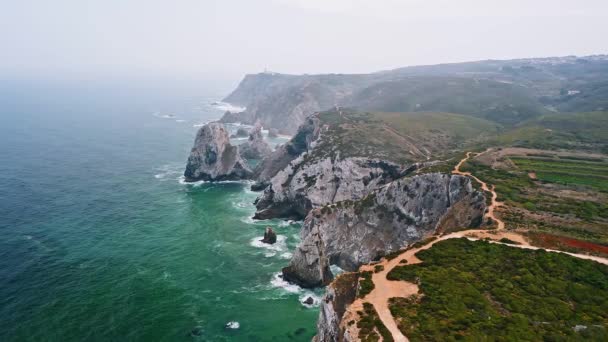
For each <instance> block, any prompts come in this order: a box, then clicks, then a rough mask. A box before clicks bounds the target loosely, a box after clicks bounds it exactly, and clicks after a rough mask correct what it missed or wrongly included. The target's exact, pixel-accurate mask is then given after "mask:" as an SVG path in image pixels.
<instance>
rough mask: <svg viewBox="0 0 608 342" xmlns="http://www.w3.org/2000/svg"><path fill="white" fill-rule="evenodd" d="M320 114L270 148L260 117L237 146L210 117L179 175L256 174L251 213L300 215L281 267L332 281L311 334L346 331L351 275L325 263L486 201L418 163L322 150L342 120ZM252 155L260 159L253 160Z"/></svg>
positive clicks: (416, 233) (423, 234) (297, 275)
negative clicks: (295, 242)
mask: <svg viewBox="0 0 608 342" xmlns="http://www.w3.org/2000/svg"><path fill="white" fill-rule="evenodd" d="M336 115H337V114H336ZM339 115H342V113H339ZM324 120H326V119H322V118H321V116H320V115H319V113H315V114H313V115H311V116H309V117H308V118H307V119H306V120H305V122H304V123H303V124H302V125H300V127H299V128H298V130H297V132H296V134H295V135H294V136H293V137H292V138H291V139H290V140H289V141H288V142H287V143H285V144H283V145H280V146H277V147H276V149H275V150H274V151H272V150H271V149H270V147H269V146H268V144H267V143H266V141H264V138H263V136H262V134H261V124H260V123H257V124H256V125H255V127H254V129H253V130H252V131H251V132H249V138H248V141H247V142H245V143H243V144H242V145H239V146H233V145H231V144H230V138H229V135H228V131H227V130H226V128H225V127H224V125H223V124H222V123H220V122H213V123H209V124H207V125H205V126H203V127H201V128H200V130H199V132H198V134H197V136H196V139H195V143H194V147H193V148H192V151H191V154H190V157H189V158H188V164H187V167H186V171H185V173H184V175H185V178H186V181H189V182H190V181H197V180H207V181H219V180H228V179H230V180H239V179H240V180H251V181H254V182H255V183H254V184H253V185H252V190H255V191H261V194H260V195H259V196H258V198H257V199H256V201H255V205H256V209H257V210H256V213H255V216H254V218H255V219H272V218H281V219H298V220H304V224H303V226H302V229H301V232H300V237H301V243H300V245H299V246H298V247H297V248H296V250H295V252H294V253H293V256H292V258H291V260H290V262H289V264H288V265H286V267H284V268H283V269H282V275H283V279H285V280H287V281H289V282H292V283H295V284H297V285H300V286H302V287H319V286H327V285H330V284H331V285H330V286H329V287H327V289H326V296H325V300H324V301H323V303H322V304H321V312H320V315H319V323H318V336H317V340H318V341H334V340H338V339H339V338H338V337H340V338H344V336H345V335H344V334H345V332H344V331H342V332H340V327H339V323H340V321H341V319H342V317H341V315H342V314H344V312H345V308H346V306H347V305H348V304H349V303H350V302H352V300H353V299H354V294H353V293H354V292H353V291H355V292H356V288H357V287H356V283H357V281H355V282H354V283H355V285H354V286H355V287H354V290H353V287H352V286H353V285H352V284H353V282H352V281H350V282H348V281H346V280H348V279H350V278H351V277H352V276H349V275H348V274H349V273H347V274H345V275H342V276H340V277H339V278H338V279H337V280H336V281H334V282H333V283H332V280H334V275H333V274H332V272H331V269H330V266H331V265H337V266H339V267H340V268H342V269H344V270H346V271H356V270H357V269H358V268H359V266H361V265H363V264H366V263H369V262H372V261H375V260H379V259H380V258H381V257H382V256H384V255H386V254H389V253H392V252H395V251H398V250H400V249H402V248H404V247H407V246H409V245H411V244H413V243H415V242H418V241H421V240H423V239H425V238H427V237H428V236H431V235H434V234H436V233H437V230H438V227H439V226H441V227H442V229H449V228H459V227H474V226H477V225H479V224H480V223H481V222H482V217H483V214H484V211H485V209H486V205H485V198H484V195H483V193H482V192H480V191H477V190H475V189H474V188H473V186H472V184H471V181H470V180H469V178H467V177H464V176H459V175H450V174H442V173H428V174H420V175H417V174H416V171H417V170H418V169H419V168H420V167H422V166H423V165H425V164H424V163H418V162H413V163H409V164H400V163H396V162H394V161H392V160H384V159H375V158H371V157H369V156H365V155H361V156H356V155H353V156H350V155H349V156H345V157H340V153H339V151H338V153H337V154H331V155H327V154H322V153H319V150H320V149H323V148H327V146H326V145H323V144H320V143H319V142H320V141H321V140H322V138H324V137H327V136H331V134H334V133H335V131H336V130H340V129H343V128H342V126H336V125H333V126H332V125H330V124H328V123H326V122H325V121H324ZM250 159H258V160H259V161H260V162H259V163H258V164H257V166H256V167H255V168H253V169H252V168H250V167H249V164H248V160H250ZM446 227H447V228H446ZM273 234H274V233H273V232H272V231H267V234H265V238H264V241H263V242H266V243H273V242H274V240H273ZM275 238H276V237H275ZM346 284H350V285H348V286H347V285H346Z"/></svg>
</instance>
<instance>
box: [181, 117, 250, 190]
mask: <svg viewBox="0 0 608 342" xmlns="http://www.w3.org/2000/svg"><path fill="white" fill-rule="evenodd" d="M252 175H253V171H252V170H251V169H249V167H248V166H247V162H246V161H245V160H243V159H242V158H241V156H240V154H239V149H238V147H237V146H233V145H231V144H230V138H229V136H228V131H227V130H226V128H225V127H224V125H223V124H221V123H218V122H212V123H208V124H206V125H205V126H203V127H201V128H200V129H199V131H198V133H197V134H196V138H195V140H194V147H192V150H191V151H190V156H189V157H188V164H187V165H186V171H185V172H184V177H185V179H186V181H187V182H195V181H199V180H204V181H222V180H240V179H250V178H251V177H252Z"/></svg>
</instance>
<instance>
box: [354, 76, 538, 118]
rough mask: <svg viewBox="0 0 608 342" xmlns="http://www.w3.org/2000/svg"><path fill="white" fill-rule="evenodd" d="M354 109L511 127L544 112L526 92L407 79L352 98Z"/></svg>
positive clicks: (459, 80)
mask: <svg viewBox="0 0 608 342" xmlns="http://www.w3.org/2000/svg"><path fill="white" fill-rule="evenodd" d="M354 97H355V101H354V103H353V106H354V107H357V108H362V109H364V110H374V111H386V112H421V111H427V112H429V111H431V112H450V113H461V114H466V115H469V116H473V117H478V118H483V119H487V120H492V121H495V122H499V123H503V124H514V123H518V122H521V121H524V120H526V119H529V118H533V117H536V116H539V115H541V114H543V113H545V112H546V109H545V108H544V106H543V105H542V104H541V103H540V102H539V101H538V100H537V99H536V98H534V94H533V93H532V92H530V90H529V89H527V88H525V87H522V86H519V85H516V84H512V83H506V82H497V81H494V80H488V79H483V78H464V77H438V76H428V75H425V76H424V77H407V78H403V79H399V80H391V81H388V82H381V83H378V84H375V85H372V86H370V87H368V88H366V89H364V90H362V91H360V92H359V93H357V94H355V96H354Z"/></svg>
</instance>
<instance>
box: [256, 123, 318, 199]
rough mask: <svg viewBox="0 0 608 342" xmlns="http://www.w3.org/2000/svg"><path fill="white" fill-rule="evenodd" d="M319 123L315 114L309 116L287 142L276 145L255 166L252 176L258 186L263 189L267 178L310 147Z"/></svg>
mask: <svg viewBox="0 0 608 342" xmlns="http://www.w3.org/2000/svg"><path fill="white" fill-rule="evenodd" d="M320 131H321V124H320V121H319V119H318V117H317V116H315V115H312V116H310V117H309V118H308V119H307V120H306V121H305V122H304V123H303V124H302V125H301V126H300V128H298V131H297V132H296V134H295V135H294V136H293V138H291V140H290V141H288V142H287V143H285V144H283V145H281V146H279V147H277V149H276V150H275V151H274V152H272V153H271V154H270V155H269V156H268V157H266V158H265V159H264V160H262V162H261V163H260V164H259V165H258V167H256V169H255V172H254V178H255V179H256V180H257V181H258V188H259V189H260V190H263V189H264V188H265V187H266V186H268V184H269V180H270V179H271V178H272V177H274V176H275V175H276V174H277V173H278V172H279V171H281V170H283V169H284V168H285V167H287V165H289V163H291V162H292V161H293V160H294V159H296V158H297V157H299V156H300V155H302V154H303V153H304V152H306V151H308V150H309V149H311V148H312V144H313V142H314V141H315V140H316V139H317V138H318V137H319V133H320Z"/></svg>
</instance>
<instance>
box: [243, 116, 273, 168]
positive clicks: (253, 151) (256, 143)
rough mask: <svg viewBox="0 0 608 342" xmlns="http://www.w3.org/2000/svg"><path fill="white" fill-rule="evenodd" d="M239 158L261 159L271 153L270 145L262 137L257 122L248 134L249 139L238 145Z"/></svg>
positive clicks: (260, 128)
mask: <svg viewBox="0 0 608 342" xmlns="http://www.w3.org/2000/svg"><path fill="white" fill-rule="evenodd" d="M239 151H240V154H241V157H243V158H245V159H257V160H259V159H263V158H265V157H267V156H269V155H270V154H271V153H272V149H271V148H270V145H268V143H267V142H266V141H265V140H264V136H263V135H262V125H261V124H260V123H259V122H258V123H256V125H255V127H254V128H253V129H252V130H251V132H250V133H249V139H248V140H247V141H246V142H245V143H243V144H241V145H239Z"/></svg>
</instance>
